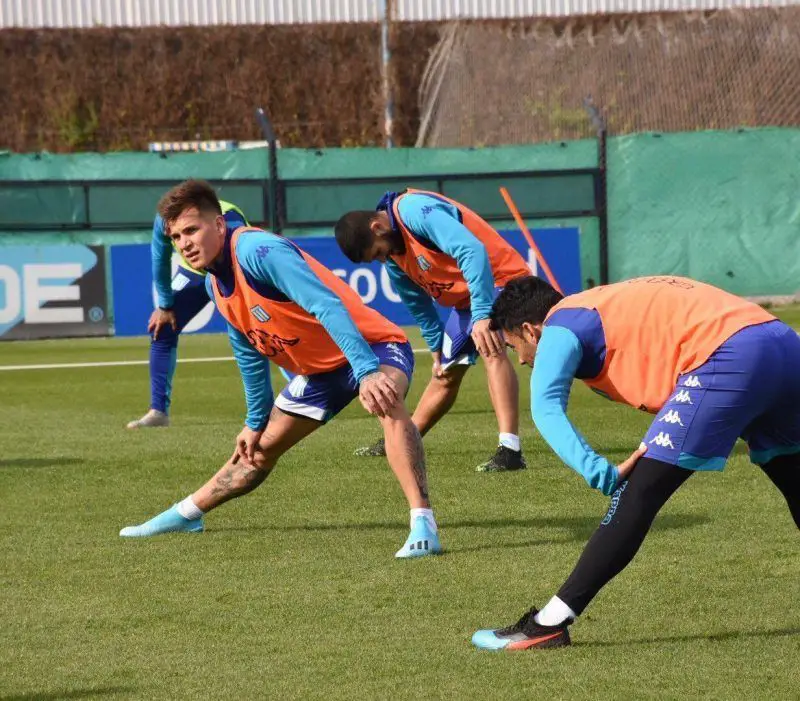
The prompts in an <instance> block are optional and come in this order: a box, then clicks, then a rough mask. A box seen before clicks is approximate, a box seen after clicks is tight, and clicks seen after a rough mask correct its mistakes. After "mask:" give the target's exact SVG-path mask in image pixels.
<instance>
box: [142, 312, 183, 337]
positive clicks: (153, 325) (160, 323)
mask: <svg viewBox="0 0 800 701" xmlns="http://www.w3.org/2000/svg"><path fill="white" fill-rule="evenodd" d="M167 324H169V325H170V326H171V327H172V330H173V331H175V332H176V333H177V331H178V321H177V319H176V318H175V312H174V311H172V309H156V310H155V311H154V312H153V313H152V314H151V315H150V321H148V322H147V333H151V334H153V340H157V339H158V332H159V331H161V329H162V328H164V327H165V326H166V325H167Z"/></svg>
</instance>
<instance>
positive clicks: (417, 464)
mask: <svg viewBox="0 0 800 701" xmlns="http://www.w3.org/2000/svg"><path fill="white" fill-rule="evenodd" d="M405 433H406V451H407V452H408V458H409V460H410V462H411V469H412V470H414V479H415V480H416V481H417V486H418V487H419V491H420V494H422V498H423V499H426V500H427V498H428V473H427V470H426V469H425V449H424V448H423V447H422V436H420V434H419V430H418V429H417V427H416V426H415V425H414V424H412V423H410V422H409V425H408V426H406V429H405Z"/></svg>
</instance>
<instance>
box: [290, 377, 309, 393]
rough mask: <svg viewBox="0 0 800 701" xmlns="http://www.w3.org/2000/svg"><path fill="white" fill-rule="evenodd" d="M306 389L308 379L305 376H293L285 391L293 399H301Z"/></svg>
mask: <svg viewBox="0 0 800 701" xmlns="http://www.w3.org/2000/svg"><path fill="white" fill-rule="evenodd" d="M306 387H308V378H307V377H306V376H305V375H295V376H294V378H292V381H291V382H290V383H289V384H288V386H287V389H288V390H289V394H291V395H292V396H293V397H294V398H295V399H297V398H298V397H302V396H303V393H304V392H305V391H306Z"/></svg>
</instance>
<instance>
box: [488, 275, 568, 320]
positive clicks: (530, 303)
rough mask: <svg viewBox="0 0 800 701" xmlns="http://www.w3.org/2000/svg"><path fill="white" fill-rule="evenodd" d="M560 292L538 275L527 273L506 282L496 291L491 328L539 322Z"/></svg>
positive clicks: (558, 300)
mask: <svg viewBox="0 0 800 701" xmlns="http://www.w3.org/2000/svg"><path fill="white" fill-rule="evenodd" d="M562 299H563V296H562V295H561V294H559V293H558V292H556V291H555V290H554V289H553V288H552V287H551V285H550V284H549V283H548V282H546V281H545V280H542V278H540V277H536V276H535V275H530V276H528V277H520V278H517V279H516V280H512V281H511V282H509V283H508V284H507V285H506V286H505V288H504V289H503V291H502V292H501V293H500V294H499V295H498V297H497V299H496V300H495V301H494V305H493V306H492V313H491V316H490V317H489V318H490V320H491V324H490V326H491V328H492V329H495V330H499V331H517V330H518V329H520V328H522V324H524V323H526V322H527V323H529V324H541V323H542V322H543V321H544V319H545V317H546V316H547V314H548V312H549V311H550V310H551V309H552V308H553V307H554V306H555V305H556V304H558V303H559V302H560V301H561V300H562Z"/></svg>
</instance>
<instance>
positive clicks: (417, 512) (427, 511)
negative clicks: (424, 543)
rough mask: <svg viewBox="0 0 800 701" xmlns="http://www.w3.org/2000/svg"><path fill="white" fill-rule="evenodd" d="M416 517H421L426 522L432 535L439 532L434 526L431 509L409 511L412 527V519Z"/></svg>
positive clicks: (434, 521)
mask: <svg viewBox="0 0 800 701" xmlns="http://www.w3.org/2000/svg"><path fill="white" fill-rule="evenodd" d="M417 516H422V517H424V518H425V520H426V521H427V522H428V525H429V526H430V527H431V530H432V531H433V532H434V533H438V532H439V527H438V526H437V525H436V519H435V518H434V517H433V509H411V525H412V526H413V525H414V519H415V518H417Z"/></svg>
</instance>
